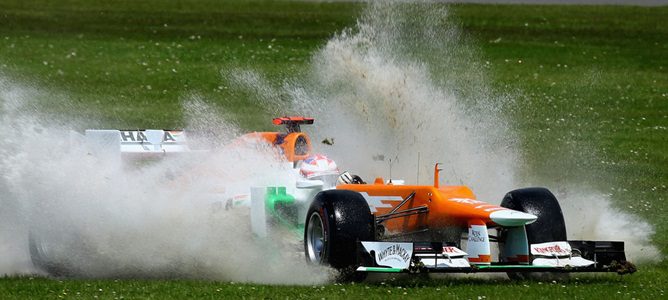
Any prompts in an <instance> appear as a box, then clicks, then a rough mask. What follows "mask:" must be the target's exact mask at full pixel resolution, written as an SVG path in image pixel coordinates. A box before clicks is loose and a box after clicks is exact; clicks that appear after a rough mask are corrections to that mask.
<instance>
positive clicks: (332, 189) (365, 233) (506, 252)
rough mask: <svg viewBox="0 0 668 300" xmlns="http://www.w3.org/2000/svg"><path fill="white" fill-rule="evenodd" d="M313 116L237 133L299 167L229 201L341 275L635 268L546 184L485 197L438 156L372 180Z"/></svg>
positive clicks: (120, 138) (155, 144)
mask: <svg viewBox="0 0 668 300" xmlns="http://www.w3.org/2000/svg"><path fill="white" fill-rule="evenodd" d="M313 122H314V120H313V119H312V118H304V117H282V118H275V119H274V120H273V123H274V124H275V125H283V126H285V128H286V131H285V132H254V133H249V134H246V135H244V136H242V137H241V138H239V139H237V140H235V141H233V142H232V143H231V145H235V144H236V145H238V144H239V143H247V142H248V141H249V140H250V141H254V142H258V141H259V142H260V143H264V144H266V145H268V146H270V147H273V148H275V149H276V150H277V151H276V152H277V153H279V154H280V155H281V156H282V157H283V160H284V161H285V162H286V163H289V164H290V165H291V166H292V171H293V173H294V175H295V176H294V181H292V182H291V183H290V184H288V185H284V186H255V187H247V189H248V191H246V192H243V193H238V194H233V195H230V194H227V195H221V205H220V206H224V207H225V208H226V209H235V208H238V207H247V208H249V209H250V219H251V220H250V223H251V227H252V231H253V232H254V233H255V234H256V235H257V236H258V237H260V238H262V237H270V236H272V234H273V228H275V227H277V226H278V227H281V228H283V229H286V228H287V229H289V230H288V231H290V232H292V233H294V235H295V236H297V237H298V238H297V239H301V238H302V237H303V249H304V254H305V257H306V260H307V261H308V262H311V263H314V264H324V265H329V266H331V267H333V268H335V269H337V270H340V271H341V272H340V274H341V277H340V278H339V279H342V280H360V279H363V278H364V277H366V275H367V274H368V273H476V272H505V273H507V274H508V276H509V277H511V278H518V279H521V278H543V277H544V276H545V274H548V275H556V276H557V277H562V276H564V275H567V273H570V272H618V273H620V274H625V273H633V272H635V267H634V266H633V264H631V263H630V262H628V261H626V256H625V253H624V242H622V241H583V240H570V241H569V240H567V236H566V226H565V222H564V218H563V214H562V211H561V208H560V206H559V203H558V201H557V199H556V198H555V196H554V195H553V194H552V193H551V192H550V191H549V190H547V189H545V188H525V189H518V190H514V191H511V192H509V193H507V194H506V195H505V197H504V198H503V200H502V202H501V204H500V205H494V204H490V203H486V202H483V201H479V200H477V199H476V197H475V195H474V193H473V192H472V191H471V189H469V188H468V187H466V186H449V185H444V186H441V185H440V181H439V172H440V169H438V166H439V165H438V164H436V166H435V168H434V183H433V185H404V184H403V181H401V180H389V181H385V180H384V179H382V178H376V179H375V180H374V181H373V182H372V183H369V184H367V183H365V182H364V181H363V180H362V179H361V178H360V177H359V176H354V175H350V174H349V173H348V172H343V173H342V174H339V173H340V172H339V169H338V167H337V165H336V163H335V162H334V161H332V160H331V159H329V158H327V157H326V156H324V155H322V154H313V153H312V149H313V147H312V145H311V139H310V138H309V136H308V135H307V134H306V133H305V132H302V131H301V128H300V125H308V124H313ZM86 137H88V138H89V139H90V140H91V141H92V142H90V141H89V143H90V144H91V145H93V147H94V148H95V147H98V148H100V149H104V148H107V147H108V146H109V145H110V143H109V141H110V140H112V143H111V145H112V148H113V151H114V152H120V153H121V154H122V155H127V154H131V155H145V154H148V155H154V154H156V153H169V152H188V151H191V150H190V149H189V148H188V146H187V145H186V143H185V133H183V132H182V131H167V130H166V131H162V130H159V131H158V130H146V131H142V130H139V131H87V132H86ZM30 248H31V249H30V250H31V256H32V259H33V262H34V263H35V265H36V266H37V267H39V268H41V269H43V270H45V271H47V272H49V273H51V274H57V273H58V272H59V271H60V270H58V268H60V266H58V265H55V264H53V263H52V262H49V261H48V249H47V247H46V246H45V245H44V244H42V243H40V240H39V238H38V237H33V236H31V238H30ZM495 250H498V251H495ZM497 252H498V253H497Z"/></svg>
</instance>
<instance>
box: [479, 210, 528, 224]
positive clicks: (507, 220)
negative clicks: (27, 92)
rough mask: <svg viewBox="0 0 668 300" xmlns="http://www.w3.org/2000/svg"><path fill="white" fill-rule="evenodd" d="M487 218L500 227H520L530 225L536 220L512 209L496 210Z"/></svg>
mask: <svg viewBox="0 0 668 300" xmlns="http://www.w3.org/2000/svg"><path fill="white" fill-rule="evenodd" d="M489 218H490V219H491V220H492V222H494V223H496V224H499V225H501V226H522V225H527V224H531V223H533V222H534V221H536V219H538V217H536V216H534V215H532V214H528V213H524V212H521V211H516V210H512V209H504V210H497V211H495V212H492V213H491V214H489Z"/></svg>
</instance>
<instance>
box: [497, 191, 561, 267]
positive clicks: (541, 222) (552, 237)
mask: <svg viewBox="0 0 668 300" xmlns="http://www.w3.org/2000/svg"><path fill="white" fill-rule="evenodd" d="M501 206H502V207H506V208H509V209H512V210H517V211H521V212H525V213H529V214H532V215H534V216H536V217H538V218H537V219H536V221H535V222H533V223H531V224H529V225H526V227H525V228H526V233H527V240H528V244H529V245H528V246H529V247H531V244H539V243H546V242H555V241H566V240H567V237H566V222H565V221H564V215H563V213H562V211H561V206H560V205H559V202H558V201H557V198H556V197H555V196H554V194H552V192H550V190H548V189H546V188H541V187H535V188H524V189H517V190H514V191H510V192H508V193H507V194H506V195H505V197H503V201H501ZM508 277H510V278H511V279H535V280H546V279H547V280H565V279H568V274H567V273H544V272H508Z"/></svg>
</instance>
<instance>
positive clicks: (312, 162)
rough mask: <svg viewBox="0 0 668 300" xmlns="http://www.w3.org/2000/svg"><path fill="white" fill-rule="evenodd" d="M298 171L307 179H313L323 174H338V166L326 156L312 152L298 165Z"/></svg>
mask: <svg viewBox="0 0 668 300" xmlns="http://www.w3.org/2000/svg"><path fill="white" fill-rule="evenodd" d="M299 173H300V174H301V175H302V176H304V177H306V178H308V179H315V178H316V177H321V176H325V175H338V174H339V168H338V167H337V166H336V163H335V162H334V161H333V160H331V159H329V158H327V156H324V155H322V154H314V155H311V156H309V157H307V158H306V159H304V161H303V162H302V163H301V166H300V167H299Z"/></svg>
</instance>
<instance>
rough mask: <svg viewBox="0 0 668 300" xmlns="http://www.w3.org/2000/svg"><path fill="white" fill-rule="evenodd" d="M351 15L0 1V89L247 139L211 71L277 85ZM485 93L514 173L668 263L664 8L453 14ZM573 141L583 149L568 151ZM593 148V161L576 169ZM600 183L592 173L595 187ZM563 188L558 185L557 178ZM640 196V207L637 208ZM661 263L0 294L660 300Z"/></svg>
mask: <svg viewBox="0 0 668 300" xmlns="http://www.w3.org/2000/svg"><path fill="white" fill-rule="evenodd" d="M363 9H364V6H363V5H362V4H349V3H311V2H289V1H241V0H239V1H224V2H223V1H214V0H200V1H195V0H185V1H170V2H167V1H158V0H149V1H131V0H124V1H100V3H91V1H84V0H72V1H66V0H59V1H46V0H33V1H19V0H4V1H1V2H0V79H8V80H10V81H12V82H15V83H18V84H20V85H24V86H26V87H33V88H35V89H37V90H39V91H40V92H41V93H39V97H38V98H39V99H38V100H39V101H40V103H41V106H43V108H42V110H43V111H46V112H48V113H51V114H57V115H60V116H69V117H71V118H73V119H81V120H87V122H86V124H96V125H99V126H102V127H108V128H123V127H135V128H141V127H145V128H148V127H162V128H167V127H181V126H183V125H184V122H185V120H184V116H183V115H182V110H181V100H183V99H184V98H188V97H191V96H192V95H200V96H201V97H203V98H205V99H207V100H208V101H211V102H212V103H215V104H216V105H218V106H220V107H221V108H223V111H225V113H226V114H228V115H227V116H226V117H227V118H230V119H232V120H234V121H235V122H237V123H238V124H240V125H241V126H242V127H245V128H253V129H257V128H263V127H266V123H267V122H266V120H267V119H268V118H269V117H270V116H269V115H268V114H267V113H266V112H265V110H262V109H260V106H261V104H260V102H259V101H257V99H254V96H253V95H252V94H250V93H249V92H248V91H244V90H239V89H237V88H235V87H234V85H232V84H231V83H230V82H227V81H226V79H225V78H224V77H223V76H221V71H225V70H234V69H237V68H242V69H244V68H245V69H253V70H258V71H260V72H262V73H263V74H266V75H267V78H268V79H269V80H273V81H275V82H278V83H280V82H281V81H282V80H284V79H285V78H290V77H291V76H294V75H295V74H300V73H301V72H303V71H304V70H306V69H307V68H308V67H309V62H310V59H311V55H312V54H313V53H314V52H315V51H317V50H318V49H319V48H320V47H322V46H323V45H324V44H325V43H326V42H327V40H328V39H329V38H331V37H332V36H333V35H334V34H335V33H337V32H339V31H340V30H342V29H344V28H346V27H351V26H354V24H355V21H356V18H357V17H358V16H359V14H360V12H362V11H363ZM450 13H451V18H452V21H453V22H454V23H455V24H457V25H458V26H460V27H461V29H462V31H463V33H464V34H465V35H466V41H467V43H469V44H470V45H469V46H470V47H472V48H473V49H476V52H477V53H476V55H478V56H479V57H478V61H479V63H480V64H481V65H483V67H484V70H486V71H487V74H486V76H487V77H488V80H489V82H488V83H489V85H490V86H491V87H492V89H493V90H494V91H496V92H498V93H500V94H510V95H513V97H514V102H513V103H514V105H513V108H512V109H511V110H509V111H508V112H507V113H508V114H509V116H510V117H512V118H513V119H514V120H516V121H515V122H514V125H513V126H515V127H516V128H515V129H516V130H517V131H518V132H520V133H521V136H522V139H521V143H522V147H521V149H522V150H523V152H524V153H523V154H524V155H525V156H526V157H527V158H528V159H529V161H530V164H528V165H527V169H526V172H527V173H528V174H531V175H532V176H536V177H541V176H543V177H550V178H562V177H566V176H576V177H577V178H580V179H581V180H582V181H583V182H585V183H586V184H588V183H591V184H593V185H595V187H596V188H599V189H601V190H604V191H606V192H609V194H610V195H611V197H612V199H614V200H615V205H616V207H618V208H619V209H622V210H624V211H629V212H632V213H634V214H637V215H639V216H640V217H642V218H643V219H646V220H649V222H650V223H651V224H652V225H654V227H655V230H656V234H655V235H654V238H653V242H654V244H656V245H657V246H658V247H659V249H660V250H661V251H662V252H663V253H668V218H665V215H666V213H667V212H668V205H667V204H666V201H668V187H667V186H668V26H666V25H668V23H667V22H666V20H668V7H652V8H644V7H642V8H641V7H623V6H530V5H527V6H508V5H454V6H451V7H450ZM581 145H587V148H584V149H582V148H578V147H579V146H581ZM592 151H593V152H596V155H595V156H596V157H599V158H600V161H592V160H591V159H589V158H590V157H591V156H589V152H592ZM601 174H603V175H601ZM563 180H567V178H563ZM639 200H644V201H646V203H649V207H648V206H642V205H637V203H638V201H639ZM667 286H668V264H667V263H666V262H661V263H658V264H656V265H641V266H640V271H639V272H638V273H636V274H634V275H631V276H624V277H619V276H617V275H612V274H608V275H601V276H596V277H589V276H586V277H579V278H578V279H573V280H571V281H569V282H565V283H551V282H509V281H505V280H501V281H493V280H492V281H490V280H480V279H455V280H446V279H437V280H431V281H428V280H420V279H403V278H400V279H396V280H385V281H378V282H370V283H364V284H355V285H352V284H346V285H334V284H332V285H325V286H305V287H294V286H269V285H251V284H238V283H236V284H234V283H229V282H209V281H187V280H176V281H171V280H170V281H160V280H64V281H59V280H54V279H45V278H15V277H14V278H12V277H10V278H3V279H0V298H3V299H12V298H56V297H58V298H91V297H96V298H107V299H122V298H158V299H166V298H223V297H234V298H321V297H323V298H349V297H354V298H361V297H364V298H385V297H387V296H392V297H404V298H407V297H424V298H427V297H429V298H433V297H443V296H445V297H448V298H461V299H498V298H510V297H513V298H518V299H519V298H522V299H528V298H531V299H536V298H539V299H544V298H585V299H590V298H614V299H618V298H622V299H633V298H635V299H645V298H648V299H651V298H663V297H665V294H666V291H665V288H666V287H667Z"/></svg>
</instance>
